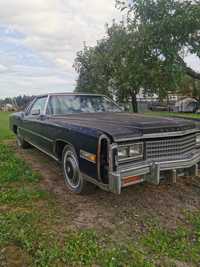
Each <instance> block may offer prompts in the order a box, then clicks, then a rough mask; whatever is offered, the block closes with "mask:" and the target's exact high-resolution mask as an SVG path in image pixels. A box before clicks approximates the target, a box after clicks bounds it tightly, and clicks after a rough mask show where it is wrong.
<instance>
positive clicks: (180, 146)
mask: <svg viewBox="0 0 200 267" xmlns="http://www.w3.org/2000/svg"><path fill="white" fill-rule="evenodd" d="M195 145H196V135H195V134H190V135H186V136H181V137H170V138H165V139H160V140H151V141H146V159H153V160H160V159H169V160H170V159H180V158H184V157H185V156H187V154H189V153H190V152H192V151H193V150H194V148H195Z"/></svg>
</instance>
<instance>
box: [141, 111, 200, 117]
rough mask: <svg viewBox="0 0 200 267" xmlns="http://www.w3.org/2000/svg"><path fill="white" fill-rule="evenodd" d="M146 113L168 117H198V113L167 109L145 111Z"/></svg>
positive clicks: (199, 115)
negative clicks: (169, 110)
mask: <svg viewBox="0 0 200 267" xmlns="http://www.w3.org/2000/svg"><path fill="white" fill-rule="evenodd" d="M145 114H147V115H153V116H168V117H184V118H189V119H190V118H191V119H200V114H193V113H180V112H168V111H149V112H146V113H145Z"/></svg>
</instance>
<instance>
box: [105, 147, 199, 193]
mask: <svg viewBox="0 0 200 267" xmlns="http://www.w3.org/2000/svg"><path fill="white" fill-rule="evenodd" d="M199 163H200V149H199V150H198V151H195V152H193V153H191V154H190V155H189V156H188V157H187V158H184V159H179V160H168V161H142V162H139V163H135V164H134V165H133V164H132V165H130V164H129V165H125V166H122V167H120V166H119V167H118V169H117V171H116V172H112V173H110V183H109V190H110V191H111V192H113V193H117V194H120V193H121V189H122V188H123V187H125V186H129V185H132V184H137V183H141V182H144V181H147V182H150V183H153V184H156V185H158V184H159V183H160V180H161V172H165V171H167V172H168V173H170V175H171V176H172V177H173V179H174V180H175V179H176V176H177V174H178V171H179V170H183V172H184V174H185V175H188V174H189V175H190V176H192V175H193V176H194V175H196V176H197V175H198V168H199ZM131 176H140V179H139V180H136V181H132V182H130V183H127V184H126V185H124V184H123V180H124V179H125V177H131Z"/></svg>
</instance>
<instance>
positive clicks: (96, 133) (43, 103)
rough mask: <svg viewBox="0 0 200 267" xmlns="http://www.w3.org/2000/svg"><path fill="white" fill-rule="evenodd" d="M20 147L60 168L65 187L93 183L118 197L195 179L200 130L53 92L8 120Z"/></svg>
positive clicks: (104, 100)
mask: <svg viewBox="0 0 200 267" xmlns="http://www.w3.org/2000/svg"><path fill="white" fill-rule="evenodd" d="M10 128H11V130H12V131H13V132H14V133H15V134H16V138H17V144H18V146H19V147H21V148H28V147H29V146H30V145H31V146H34V147H36V148H37V149H39V150H41V151H42V152H44V153H46V154H47V155H49V156H51V157H52V158H53V159H55V160H56V161H57V162H59V163H61V164H62V169H63V175H64V180H65V183H66V186H67V187H68V188H69V189H70V190H71V191H72V192H74V193H86V192H90V190H91V186H90V185H91V184H94V185H96V186H98V187H100V188H101V189H103V190H107V191H110V192H113V193H116V194H120V193H121V191H122V189H123V188H125V187H127V186H130V185H133V184H137V183H142V182H145V181H147V182H150V183H153V184H156V185H158V184H159V183H160V181H161V179H163V177H167V176H171V177H172V178H173V179H172V181H173V180H176V177H177V175H180V174H183V173H184V175H197V174H198V165H199V162H200V149H199V147H200V131H199V129H198V127H197V126H196V125H195V123H194V122H192V121H187V120H185V119H177V118H164V117H162V118H161V117H152V116H149V115H142V114H134V113H127V112H124V111H122V109H121V108H120V107H119V106H118V105H117V104H116V103H115V102H114V101H113V100H111V99H109V98H108V97H106V96H104V95H96V94H76V93H61V94H58V93H51V94H46V95H41V96H37V97H35V99H34V100H33V101H32V102H31V103H30V105H29V106H28V107H27V108H26V109H25V111H24V112H17V113H14V114H12V115H11V116H10Z"/></svg>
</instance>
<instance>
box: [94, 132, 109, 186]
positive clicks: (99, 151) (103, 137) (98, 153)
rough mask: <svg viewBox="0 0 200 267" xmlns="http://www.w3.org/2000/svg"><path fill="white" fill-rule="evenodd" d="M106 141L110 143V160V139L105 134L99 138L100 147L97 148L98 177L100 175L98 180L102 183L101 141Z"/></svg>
mask: <svg viewBox="0 0 200 267" xmlns="http://www.w3.org/2000/svg"><path fill="white" fill-rule="evenodd" d="M103 139H105V140H106V141H107V143H108V151H107V157H108V159H109V154H110V153H109V146H110V139H109V138H108V136H107V135H105V134H102V135H101V136H100V137H99V140H98V147H97V175H98V180H99V181H102V179H101V170H100V167H101V165H100V155H101V141H102V140H103ZM109 169H110V164H109ZM108 172H109V171H108Z"/></svg>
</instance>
